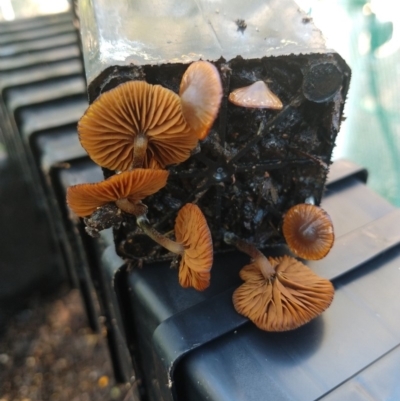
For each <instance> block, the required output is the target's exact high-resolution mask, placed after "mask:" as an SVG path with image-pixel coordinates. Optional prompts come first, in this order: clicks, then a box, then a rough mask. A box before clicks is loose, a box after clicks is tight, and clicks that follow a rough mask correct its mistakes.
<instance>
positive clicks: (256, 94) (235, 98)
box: [229, 81, 283, 110]
mask: <svg viewBox="0 0 400 401" xmlns="http://www.w3.org/2000/svg"><path fill="white" fill-rule="evenodd" d="M229 101H230V102H231V103H233V104H235V105H236V106H241V107H249V108H258V109H273V110H281V109H282V107H283V104H282V102H281V101H280V99H279V98H278V96H276V95H275V94H274V93H273V92H272V91H271V90H270V89H269V88H268V86H267V84H266V83H265V82H264V81H257V82H254V84H251V85H249V86H245V87H243V88H239V89H235V90H234V91H233V92H231V93H230V94H229Z"/></svg>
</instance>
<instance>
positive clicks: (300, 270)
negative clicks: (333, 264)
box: [233, 256, 334, 331]
mask: <svg viewBox="0 0 400 401" xmlns="http://www.w3.org/2000/svg"><path fill="white" fill-rule="evenodd" d="M269 261H270V263H271V264H272V266H273V267H274V268H275V271H276V274H275V276H274V277H272V278H270V279H265V277H264V276H263V275H262V273H261V271H260V269H259V268H257V265H256V264H254V263H253V264H250V265H247V266H245V267H244V268H243V269H242V271H241V273H240V275H241V277H242V278H243V279H245V280H246V281H245V283H244V284H242V285H241V286H240V287H239V288H238V289H236V290H235V292H234V294H233V304H234V306H235V309H236V311H237V312H238V313H240V314H241V315H243V316H246V317H248V318H249V319H250V320H251V321H252V322H253V323H254V324H255V325H256V326H257V327H259V328H260V329H262V330H265V331H287V330H293V329H296V328H298V327H300V326H302V325H304V324H305V323H307V322H309V321H310V320H312V319H314V318H315V317H317V316H319V315H320V314H321V313H322V312H323V311H324V310H325V309H327V308H328V307H329V305H330V304H331V302H332V299H333V295H334V288H333V285H332V283H331V282H330V281H329V280H326V279H324V278H321V277H319V276H317V275H316V274H315V273H314V272H313V271H312V270H311V269H309V268H308V267H307V266H305V265H304V264H303V263H301V262H300V261H298V260H296V259H295V258H292V257H290V256H283V257H280V258H269Z"/></svg>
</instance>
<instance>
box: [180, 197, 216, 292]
mask: <svg viewBox="0 0 400 401" xmlns="http://www.w3.org/2000/svg"><path fill="white" fill-rule="evenodd" d="M175 238H176V241H177V243H180V244H182V245H183V247H184V252H183V254H182V259H181V263H180V266H179V283H180V285H181V286H182V287H185V288H187V287H194V288H195V289H196V290H198V291H203V290H205V289H206V288H207V287H208V286H209V284H210V270H211V267H212V263H213V244H212V238H211V233H210V229H209V228H208V225H207V221H206V219H205V217H204V215H203V213H202V212H201V210H200V208H199V207H198V206H197V205H195V204H193V203H187V204H186V205H185V206H183V207H182V209H180V210H179V213H178V216H177V218H176V221H175Z"/></svg>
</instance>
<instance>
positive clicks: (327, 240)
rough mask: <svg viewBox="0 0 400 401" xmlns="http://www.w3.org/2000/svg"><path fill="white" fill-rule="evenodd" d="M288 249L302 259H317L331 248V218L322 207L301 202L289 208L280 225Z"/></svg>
mask: <svg viewBox="0 0 400 401" xmlns="http://www.w3.org/2000/svg"><path fill="white" fill-rule="evenodd" d="M282 231H283V235H284V237H285V239H286V242H287V244H288V246H289V248H290V250H291V251H292V252H293V253H294V254H295V255H297V256H299V257H300V258H303V259H309V260H318V259H322V258H323V257H325V256H326V255H327V254H328V252H329V251H330V249H331V248H332V245H333V242H334V239H335V235H334V232H333V225H332V220H331V218H330V217H329V215H328V213H327V212H326V211H325V210H323V209H322V208H320V207H318V206H315V205H310V204H307V203H302V204H299V205H295V206H293V207H292V208H290V209H289V210H288V211H287V213H286V215H285V217H284V219H283V226H282Z"/></svg>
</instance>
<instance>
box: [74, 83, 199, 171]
mask: <svg viewBox="0 0 400 401" xmlns="http://www.w3.org/2000/svg"><path fill="white" fill-rule="evenodd" d="M78 132H79V139H80V141H81V144H82V146H83V147H84V148H85V150H86V151H87V152H88V154H89V156H90V157H91V158H92V160H93V161H94V162H96V163H97V164H99V165H100V166H101V167H105V168H108V169H110V170H120V171H126V170H129V169H131V168H138V167H139V168H140V167H144V168H148V167H149V166H150V165H151V163H152V160H154V161H155V162H156V165H158V166H159V168H164V167H165V166H167V165H170V164H176V163H181V162H183V161H185V160H186V159H188V158H189V156H190V152H191V150H192V149H194V148H195V147H196V144H197V136H196V133H195V132H194V131H193V129H192V128H191V127H190V126H189V125H188V124H187V122H186V121H185V119H184V117H183V114H182V107H181V100H180V97H179V96H178V95H177V94H176V93H174V92H172V91H170V90H169V89H166V88H163V87H162V86H160V85H150V84H148V83H146V82H143V81H130V82H126V83H123V84H121V85H119V86H117V87H116V88H114V89H111V90H110V91H108V92H105V93H103V94H102V95H101V96H100V97H99V98H98V99H97V100H96V101H95V102H94V103H93V104H91V105H90V106H89V108H88V109H87V110H86V113H85V114H84V116H83V117H82V118H81V119H80V121H79V123H78ZM153 164H154V163H153Z"/></svg>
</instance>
